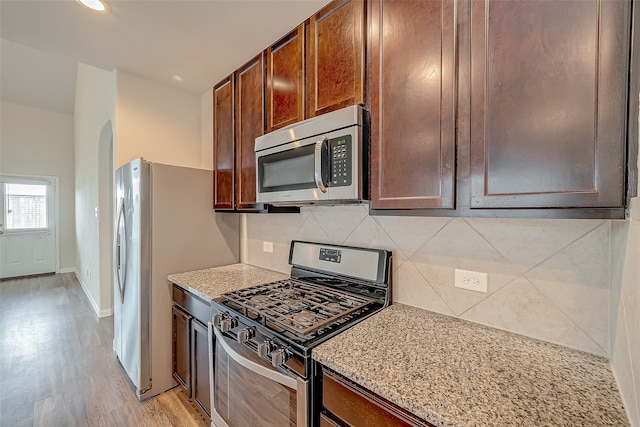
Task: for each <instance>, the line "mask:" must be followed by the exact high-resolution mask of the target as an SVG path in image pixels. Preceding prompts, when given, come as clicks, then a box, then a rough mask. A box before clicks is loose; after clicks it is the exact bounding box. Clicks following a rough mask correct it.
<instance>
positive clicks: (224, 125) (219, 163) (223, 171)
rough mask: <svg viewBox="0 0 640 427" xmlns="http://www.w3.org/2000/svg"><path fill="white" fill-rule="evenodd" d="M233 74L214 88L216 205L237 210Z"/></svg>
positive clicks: (219, 207)
mask: <svg viewBox="0 0 640 427" xmlns="http://www.w3.org/2000/svg"><path fill="white" fill-rule="evenodd" d="M233 87H234V78H233V75H231V76H229V77H228V78H226V79H224V80H223V81H221V82H220V83H218V84H217V85H216V86H215V87H214V88H213V164H214V171H213V193H214V194H213V207H214V209H218V210H233V208H234V207H235V205H234V198H233V185H234V177H235V175H234V167H235V163H234V158H235V157H234V155H235V153H234V148H235V141H234V122H233Z"/></svg>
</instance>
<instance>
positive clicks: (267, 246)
mask: <svg viewBox="0 0 640 427" xmlns="http://www.w3.org/2000/svg"><path fill="white" fill-rule="evenodd" d="M262 250H263V251H264V252H271V253H272V252H273V242H262Z"/></svg>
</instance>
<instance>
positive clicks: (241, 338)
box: [236, 328, 256, 343]
mask: <svg viewBox="0 0 640 427" xmlns="http://www.w3.org/2000/svg"><path fill="white" fill-rule="evenodd" d="M255 334H256V333H255V332H254V331H253V329H251V328H244V329H240V330H239V331H238V335H237V337H236V338H237V340H238V342H239V343H244V342H247V341H249V340H250V339H251V338H253V337H254V336H255Z"/></svg>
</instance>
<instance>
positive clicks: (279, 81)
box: [266, 24, 305, 132]
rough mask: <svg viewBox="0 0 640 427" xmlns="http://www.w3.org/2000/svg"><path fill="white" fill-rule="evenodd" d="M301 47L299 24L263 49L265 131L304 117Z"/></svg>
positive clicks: (302, 27)
mask: <svg viewBox="0 0 640 427" xmlns="http://www.w3.org/2000/svg"><path fill="white" fill-rule="evenodd" d="M304 46H305V45H304V24H303V25H300V26H298V28H296V29H295V30H293V31H292V32H290V33H289V34H287V35H286V36H285V37H283V38H282V39H281V40H280V41H278V42H277V43H276V44H274V45H273V46H271V47H269V48H268V49H267V58H266V61H267V80H266V92H267V94H266V97H267V107H266V110H267V111H266V114H267V126H266V131H267V132H271V131H272V130H276V129H280V128H282V127H285V126H288V125H290V124H292V123H296V122H299V121H301V120H303V119H304Z"/></svg>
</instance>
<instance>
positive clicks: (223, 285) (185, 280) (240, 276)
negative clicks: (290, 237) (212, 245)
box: [168, 264, 289, 300]
mask: <svg viewBox="0 0 640 427" xmlns="http://www.w3.org/2000/svg"><path fill="white" fill-rule="evenodd" d="M288 277H289V275H288V274H284V273H280V272H277V271H273V270H267V269H266V268H261V267H255V266H253V265H248V264H231V265H225V266H222V267H214V268H207V269H205V270H196V271H188V272H186V273H178V274H170V275H169V276H168V279H169V281H170V282H172V283H175V284H176V285H178V286H180V287H181V288H183V289H186V290H187V291H189V292H192V293H194V294H196V295H198V296H199V297H201V298H204V299H207V300H212V299H214V298H216V297H218V296H220V295H221V294H224V293H225V292H232V291H237V290H238V289H244V288H248V287H251V286H255V285H260V284H263V283H269V282H275V281H276V280H283V279H286V278H288Z"/></svg>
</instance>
